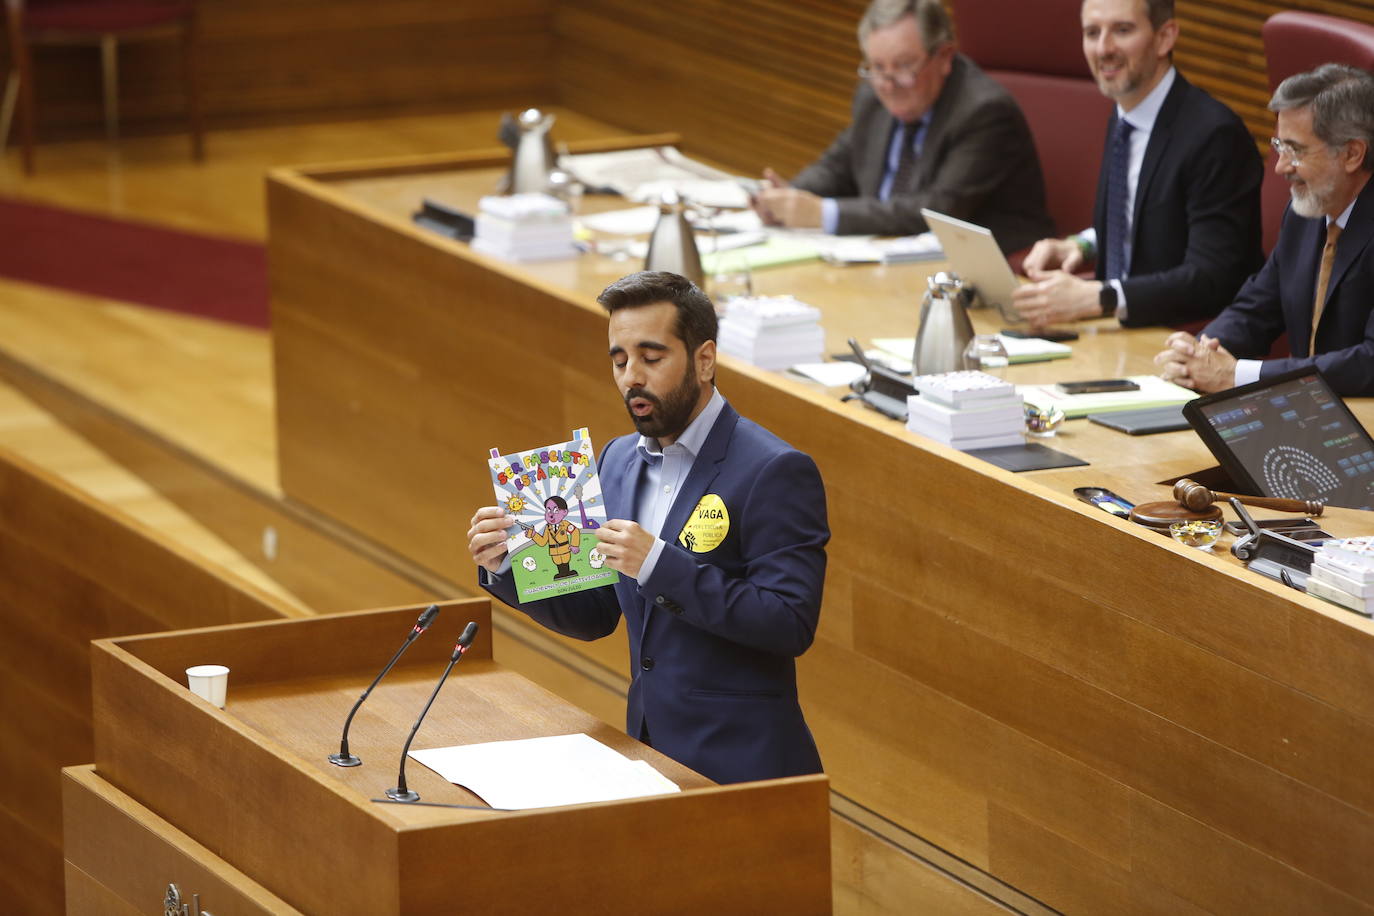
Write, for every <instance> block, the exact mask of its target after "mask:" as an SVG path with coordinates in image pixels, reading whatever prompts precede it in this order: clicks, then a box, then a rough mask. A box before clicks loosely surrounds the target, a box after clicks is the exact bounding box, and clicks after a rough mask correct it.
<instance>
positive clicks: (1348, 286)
mask: <svg viewBox="0 0 1374 916" xmlns="http://www.w3.org/2000/svg"><path fill="white" fill-rule="evenodd" d="M1269 110H1270V111H1274V112H1277V113H1278V127H1277V129H1276V132H1277V133H1278V136H1277V137H1276V138H1274V139H1273V140H1271V141H1270V143H1271V145H1272V146H1273V147H1274V149H1275V151H1277V152H1278V154H1279V160H1278V162H1277V164H1276V165H1275V166H1274V170H1275V171H1276V172H1277V173H1278V174H1280V175H1282V176H1283V177H1284V178H1286V179H1287V180H1288V185H1289V189H1288V190H1289V196H1290V197H1291V200H1290V201H1289V204H1288V210H1287V211H1286V212H1285V213H1284V215H1283V223H1282V225H1281V226H1280V227H1279V240H1278V242H1277V243H1276V244H1275V245H1274V252H1273V254H1271V255H1270V256H1269V260H1268V261H1267V262H1266V263H1265V265H1264V267H1263V268H1262V269H1261V270H1260V272H1259V273H1257V274H1255V275H1254V276H1253V277H1251V278H1250V279H1249V280H1247V281H1246V283H1245V285H1244V286H1243V287H1241V290H1240V292H1239V293H1237V294H1236V298H1235V301H1234V302H1232V303H1231V304H1230V305H1229V306H1227V307H1226V310H1225V311H1223V312H1222V313H1221V314H1220V315H1218V316H1217V317H1216V318H1215V319H1214V320H1213V321H1212V322H1211V324H1209V325H1207V327H1205V328H1203V329H1202V336H1201V337H1200V338H1198V339H1196V340H1195V339H1194V338H1193V335H1191V334H1185V333H1183V332H1178V333H1175V334H1172V335H1170V337H1169V339H1168V340H1167V341H1166V342H1165V343H1166V346H1167V349H1165V350H1164V351H1163V352H1162V353H1160V354H1159V355H1158V356H1156V357H1155V363H1156V364H1157V365H1159V366H1160V367H1161V370H1162V371H1161V373H1160V374H1161V375H1162V376H1164V378H1166V379H1168V380H1170V381H1172V382H1176V383H1178V384H1180V385H1186V386H1187V387H1189V388H1194V389H1196V390H1198V391H1223V390H1225V389H1227V388H1231V387H1234V386H1236V385H1244V384H1246V383H1248V382H1253V381H1257V380H1258V379H1260V378H1264V377H1267V376H1271V375H1277V374H1279V373H1281V372H1288V371H1291V370H1294V369H1303V368H1307V367H1309V366H1310V367H1314V368H1316V369H1319V370H1321V373H1322V374H1323V375H1324V376H1326V378H1327V380H1328V381H1329V382H1331V387H1332V388H1334V389H1335V391H1336V393H1337V394H1340V395H1342V396H1344V397H1367V396H1369V395H1374V182H1371V181H1370V180H1369V178H1370V173H1371V172H1374V156H1371V147H1374V76H1371V75H1370V74H1369V73H1367V72H1366V71H1364V70H1359V69H1356V68H1355V67H1348V66H1346V65H1344V64H1325V65H1324V66H1321V67H1318V68H1317V69H1316V70H1313V71H1312V72H1311V73H1299V74H1298V75H1297V76H1290V77H1289V78H1288V79H1286V80H1284V81H1283V82H1282V83H1280V84H1279V88H1278V89H1277V90H1275V91H1274V97H1273V99H1271V100H1270V102H1269ZM1285 332H1287V334H1288V347H1289V350H1290V351H1291V352H1292V354H1293V355H1292V356H1290V357H1285V358H1282V359H1265V356H1266V355H1268V353H1269V348H1270V347H1271V346H1272V345H1273V343H1274V341H1276V340H1277V339H1278V338H1279V336H1280V335H1282V334H1283V333H1285Z"/></svg>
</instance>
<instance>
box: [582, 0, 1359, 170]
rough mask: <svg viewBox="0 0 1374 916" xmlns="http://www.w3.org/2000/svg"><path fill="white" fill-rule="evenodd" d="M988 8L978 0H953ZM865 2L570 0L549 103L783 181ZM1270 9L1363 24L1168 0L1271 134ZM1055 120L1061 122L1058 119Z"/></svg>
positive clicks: (841, 83) (1223, 91) (832, 92)
mask: <svg viewBox="0 0 1374 916" xmlns="http://www.w3.org/2000/svg"><path fill="white" fill-rule="evenodd" d="M961 2H965V3H968V4H970V5H975V4H980V5H983V6H988V7H995V4H994V3H991V2H989V0H961ZM866 5H867V4H866V2H865V0H828V2H827V0H786V2H784V0H744V2H740V3H734V4H727V3H724V2H722V0H679V2H677V3H673V4H645V3H638V2H635V0H581V2H578V3H576V4H562V5H560V6H559V7H558V9H557V13H556V23H557V37H558V47H559V62H558V78H559V89H560V92H561V99H562V101H563V103H564V104H565V105H567V106H568V107H569V108H572V109H574V110H577V111H581V112H584V113H586V114H589V115H593V116H595V117H598V118H601V119H603V120H606V121H611V122H613V123H618V124H623V125H624V126H625V127H627V128H630V129H633V130H636V131H661V130H675V131H678V132H680V133H681V134H682V135H683V138H684V143H683V145H684V147H685V148H686V149H688V150H689V151H692V152H696V153H698V154H702V155H705V156H709V157H710V158H712V159H715V160H718V161H720V162H722V163H724V164H726V165H729V166H732V167H734V168H738V169H741V170H744V171H746V172H749V173H756V172H757V171H758V170H760V169H761V168H763V166H765V165H772V166H773V167H775V168H777V169H778V170H779V171H781V172H783V173H784V174H791V173H793V172H795V171H797V170H798V169H800V168H801V167H802V166H804V165H805V164H806V163H807V162H809V161H810V160H811V159H812V158H814V157H815V156H816V154H817V153H819V152H820V151H821V150H822V149H824V148H825V146H826V144H827V143H829V141H830V140H831V138H833V137H834V135H835V134H836V133H837V132H838V131H839V130H840V129H841V128H842V127H843V126H844V125H845V123H847V121H848V115H849V98H850V93H851V92H852V91H853V87H854V68H855V67H856V66H857V65H858V64H859V50H858V45H857V39H856V37H855V31H854V29H855V24H856V23H857V22H858V19H859V16H860V15H861V14H862V11H863V9H864V7H865V6H866ZM1283 9H1302V10H1310V11H1312V12H1320V13H1326V14H1329V15H1333V16H1343V17H1346V18H1350V19H1357V20H1360V21H1364V22H1370V23H1374V0H1348V2H1338V0H1300V2H1297V3H1291V4H1280V3H1275V2H1271V0H1178V4H1177V15H1178V19H1179V22H1180V25H1181V31H1182V36H1181V38H1180V40H1179V45H1178V52H1177V54H1176V61H1177V63H1178V66H1179V68H1180V69H1181V70H1182V71H1183V72H1184V73H1185V74H1186V75H1187V76H1188V78H1189V79H1192V80H1194V81H1195V82H1196V83H1198V84H1199V85H1201V86H1203V87H1205V88H1206V89H1207V90H1208V91H1210V92H1211V93H1213V94H1214V95H1216V96H1217V97H1218V98H1220V99H1221V100H1223V101H1225V102H1226V103H1227V104H1229V105H1230V106H1231V107H1232V108H1233V109H1235V110H1236V112H1237V113H1238V114H1240V115H1241V117H1242V118H1244V119H1245V121H1246V123H1247V124H1248V125H1249V126H1250V129H1251V130H1252V131H1253V132H1254V134H1255V136H1256V139H1257V140H1262V139H1264V138H1267V137H1268V136H1269V135H1270V133H1271V132H1272V118H1271V116H1270V115H1269V113H1268V112H1267V111H1266V110H1265V103H1266V102H1267V101H1268V97H1269V93H1268V86H1267V82H1266V79H1265V75H1264V47H1263V44H1262V42H1261V40H1260V26H1261V25H1263V23H1264V21H1265V20H1266V19H1267V18H1269V16H1271V15H1273V14H1274V13H1276V12H1278V11H1280V10H1283ZM1071 116H1072V114H1071V113H1066V117H1071Z"/></svg>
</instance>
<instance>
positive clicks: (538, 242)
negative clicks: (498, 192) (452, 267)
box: [472, 194, 577, 261]
mask: <svg viewBox="0 0 1374 916" xmlns="http://www.w3.org/2000/svg"><path fill="white" fill-rule="evenodd" d="M472 247H473V250H475V251H480V252H482V253H483V254H489V255H491V256H492V257H497V258H501V259H503V260H506V261H547V260H552V259H555V258H570V257H572V256H574V255H576V254H577V249H576V248H574V247H573V224H572V217H571V215H570V214H569V212H568V205H567V204H566V203H565V202H563V201H561V200H559V199H558V198H556V197H550V196H549V195H547V194H511V195H510V196H508V197H483V198H482V200H481V206H480V210H479V212H478V214H477V230H476V233H475V235H474V236H473V239H472Z"/></svg>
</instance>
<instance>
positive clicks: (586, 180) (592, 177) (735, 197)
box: [559, 146, 749, 208]
mask: <svg viewBox="0 0 1374 916" xmlns="http://www.w3.org/2000/svg"><path fill="white" fill-rule="evenodd" d="M559 165H560V166H561V167H562V168H564V169H565V170H567V171H568V172H571V173H572V174H573V175H575V176H576V177H577V180H578V181H581V182H582V183H583V184H585V185H587V186H588V187H595V188H610V189H611V190H613V191H615V192H616V193H617V194H620V195H621V196H622V197H626V198H629V199H630V200H635V201H657V200H658V199H659V197H661V196H662V193H663V191H665V190H668V189H669V188H671V189H672V190H674V191H677V192H678V194H679V196H681V197H683V198H685V199H686V200H688V201H690V202H691V203H694V204H699V205H701V206H705V207H741V208H742V207H748V206H749V194H748V192H747V191H745V189H744V187H743V185H742V184H740V181H739V180H737V179H735V178H734V176H732V175H731V174H730V173H729V172H722V171H721V170H720V169H713V168H711V167H710V166H709V165H707V164H706V163H704V162H697V161H696V160H695V159H690V158H688V157H687V156H684V155H683V154H682V153H680V152H678V151H677V150H676V149H674V148H673V147H671V146H655V147H645V148H641V149H627V150H619V151H617V152H613V153H581V154H579V155H576V156H563V157H562V158H561V159H560V160H559Z"/></svg>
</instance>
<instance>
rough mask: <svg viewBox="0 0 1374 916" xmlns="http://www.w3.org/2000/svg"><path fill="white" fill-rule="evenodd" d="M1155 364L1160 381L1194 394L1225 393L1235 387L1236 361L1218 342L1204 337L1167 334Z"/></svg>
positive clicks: (1177, 332) (1181, 333)
mask: <svg viewBox="0 0 1374 916" xmlns="http://www.w3.org/2000/svg"><path fill="white" fill-rule="evenodd" d="M1155 365H1156V366H1158V367H1159V376H1160V378H1162V379H1164V380H1165V381H1166V382H1173V383H1174V384H1175V385H1182V386H1183V387H1184V388H1192V389H1193V390H1194V391H1202V392H1212V391H1225V390H1226V389H1227V388H1234V387H1235V384H1236V358H1235V357H1234V356H1232V355H1231V353H1230V352H1229V351H1228V350H1227V349H1226V348H1225V347H1223V346H1222V345H1221V341H1219V340H1217V339H1216V338H1215V337H1208V336H1207V335H1206V334H1204V335H1202V336H1201V337H1193V335H1192V334H1189V333H1188V332H1187V331H1175V332H1174V333H1172V334H1170V335H1169V338H1168V339H1167V340H1166V341H1164V350H1163V351H1161V352H1160V353H1159V354H1157V355H1156V356H1155Z"/></svg>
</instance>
